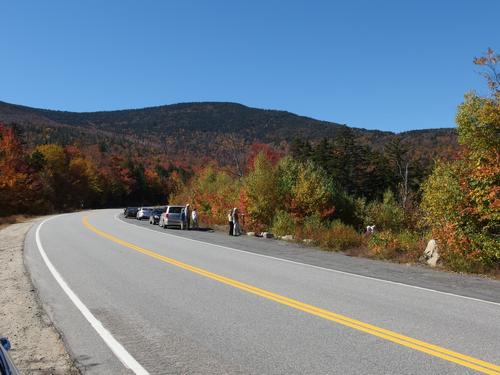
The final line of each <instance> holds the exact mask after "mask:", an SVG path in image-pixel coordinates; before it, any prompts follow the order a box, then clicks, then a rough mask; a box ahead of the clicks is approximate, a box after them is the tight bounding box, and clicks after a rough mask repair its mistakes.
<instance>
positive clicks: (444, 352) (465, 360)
mask: <svg viewBox="0 0 500 375" xmlns="http://www.w3.org/2000/svg"><path fill="white" fill-rule="evenodd" d="M83 225H85V227H87V228H88V229H90V230H91V231H92V232H94V233H96V234H98V235H99V236H101V237H104V238H106V239H108V240H110V241H113V242H115V243H117V244H120V245H122V246H124V247H127V248H129V249H132V250H134V251H137V252H139V253H142V254H144V255H147V256H149V257H152V258H155V259H157V260H160V261H162V262H165V263H168V264H171V265H174V266H176V267H179V268H182V269H184V270H186V271H190V272H193V273H196V274H198V275H201V276H204V277H207V278H209V279H212V280H216V281H219V282H221V283H223V284H226V285H230V286H232V287H235V288H238V289H240V290H243V291H245V292H248V293H252V294H255V295H258V296H260V297H263V298H266V299H268V300H271V301H275V302H277V303H280V304H282V305H286V306H289V307H292V308H294V309H297V310H300V311H303V312H306V313H308V314H311V315H315V316H318V317H321V318H323V319H327V320H330V321H332V322H336V323H339V324H342V325H344V326H347V327H350V328H353V329H356V330H358V331H362V332H365V333H368V334H370V335H373V336H377V337H380V338H382V339H385V340H388V341H391V342H393V343H396V344H399V345H402V346H406V347H408V348H411V349H415V350H418V351H420V352H423V353H427V354H429V355H432V356H434V357H438V358H441V359H444V360H446V361H449V362H453V363H456V364H459V365H462V366H465V367H468V368H471V369H474V370H477V371H479V372H482V373H485V374H490V375H500V366H498V365H495V364H493V363H489V362H485V361H482V360H480V359H477V358H474V357H470V356H467V355H464V354H461V353H457V352H454V351H452V350H448V349H445V348H442V347H440V346H437V345H433V344H429V343H427V342H424V341H421V340H417V339H414V338H411V337H408V336H405V335H401V334H399V333H396V332H393V331H389V330H387V329H384V328H380V327H377V326H374V325H371V324H368V323H364V322H362V321H359V320H356V319H352V318H349V317H347V316H345V315H340V314H336V313H334V312H331V311H328V310H325V309H321V308H319V307H316V306H313V305H309V304H306V303H303V302H300V301H297V300H294V299H291V298H288V297H285V296H282V295H280V294H276V293H273V292H270V291H267V290H264V289H260V288H257V287H255V286H252V285H249V284H245V283H242V282H240V281H237V280H233V279H230V278H228V277H225V276H222V275H219V274H216V273H213V272H210V271H207V270H204V269H202V268H198V267H194V266H191V265H189V264H186V263H183V262H180V261H178V260H175V259H173V258H169V257H166V256H164V255H161V254H158V253H156V252H154V251H152V250H148V249H145V248H142V247H140V246H137V245H134V244H132V243H129V242H127V241H124V240H121V239H119V238H117V237H115V236H113V235H111V234H109V233H106V232H103V231H101V230H99V229H97V228H96V227H94V226H93V225H91V224H90V223H89V221H88V216H85V217H84V218H83Z"/></svg>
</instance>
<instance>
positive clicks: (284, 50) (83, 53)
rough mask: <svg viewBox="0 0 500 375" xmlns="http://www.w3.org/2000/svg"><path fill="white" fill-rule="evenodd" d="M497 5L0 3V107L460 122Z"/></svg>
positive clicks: (402, 125)
mask: <svg viewBox="0 0 500 375" xmlns="http://www.w3.org/2000/svg"><path fill="white" fill-rule="evenodd" d="M499 14H500V1H499V0H488V1H486V0H476V1H470V0H453V1H452V0H433V1H428V0H415V1H402V0H386V1H382V0H380V1H375V0H372V1H368V0H367V1H360V0H349V1H333V0H331V1H312V0H311V1H277V0H262V1H261V0H258V1H257V0H252V1H243V0H227V1H220V0H200V1H189V0H182V1H180V0H179V1H176V2H174V1H160V0H158V1H137V0H135V1H125V0H122V1H111V0H101V1H87V0H85V1H67V0H65V1H62V0H61V1H56V0H54V1H40V0H33V1H24V0H13V1H3V2H2V3H1V4H0V15H1V19H2V24H1V29H2V31H1V33H0V51H1V55H0V100H3V101H7V102H13V103H17V104H24V105H29V106H34V107H42V108H50V109H61V110H70V111H95V110H112V109H123V108H138V107H146V106H154V105H162V104H171V103H178V102H187V101H231V102H239V103H243V104H245V105H248V106H253V107H260V108H271V109H283V110H287V111H290V112H294V113H298V114H301V115H306V116H311V117H315V118H318V119H322V120H329V121H335V122H339V123H346V124H348V125H351V126H356V127H364V128H370V129H383V130H391V131H404V130H408V129H421V128H433V127H451V126H454V116H455V111H456V107H457V105H458V104H459V103H460V102H461V100H462V98H463V94H464V92H466V91H468V90H471V89H477V90H482V88H483V86H484V85H483V82H482V79H481V78H480V77H478V75H477V68H476V67H475V66H474V65H473V64H472V58H473V57H474V56H477V55H480V54H481V52H483V51H484V50H486V48H487V47H492V48H493V49H497V50H498V49H500V28H499V25H498V15H499Z"/></svg>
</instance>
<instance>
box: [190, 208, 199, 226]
mask: <svg viewBox="0 0 500 375" xmlns="http://www.w3.org/2000/svg"><path fill="white" fill-rule="evenodd" d="M191 219H192V220H193V229H198V211H197V210H196V208H193V211H192V212H191Z"/></svg>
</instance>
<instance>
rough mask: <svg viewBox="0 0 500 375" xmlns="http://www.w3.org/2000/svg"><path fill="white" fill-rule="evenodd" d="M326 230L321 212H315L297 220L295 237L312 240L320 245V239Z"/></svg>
mask: <svg viewBox="0 0 500 375" xmlns="http://www.w3.org/2000/svg"><path fill="white" fill-rule="evenodd" d="M324 231H325V226H324V224H323V222H322V221H321V216H320V215H319V214H314V215H311V216H308V217H306V218H305V219H304V220H302V221H300V222H297V229H296V231H295V237H296V238H297V239H301V240H306V239H307V240H312V243H313V244H315V245H318V244H319V239H320V238H321V236H322V233H324Z"/></svg>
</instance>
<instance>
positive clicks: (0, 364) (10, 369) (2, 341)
mask: <svg viewBox="0 0 500 375" xmlns="http://www.w3.org/2000/svg"><path fill="white" fill-rule="evenodd" d="M9 350H10V342H9V340H7V338H6V337H0V374H2V375H3V374H5V375H19V371H18V370H17V368H16V366H14V363H13V362H12V359H11V358H10V356H9V353H7V351H9Z"/></svg>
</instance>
